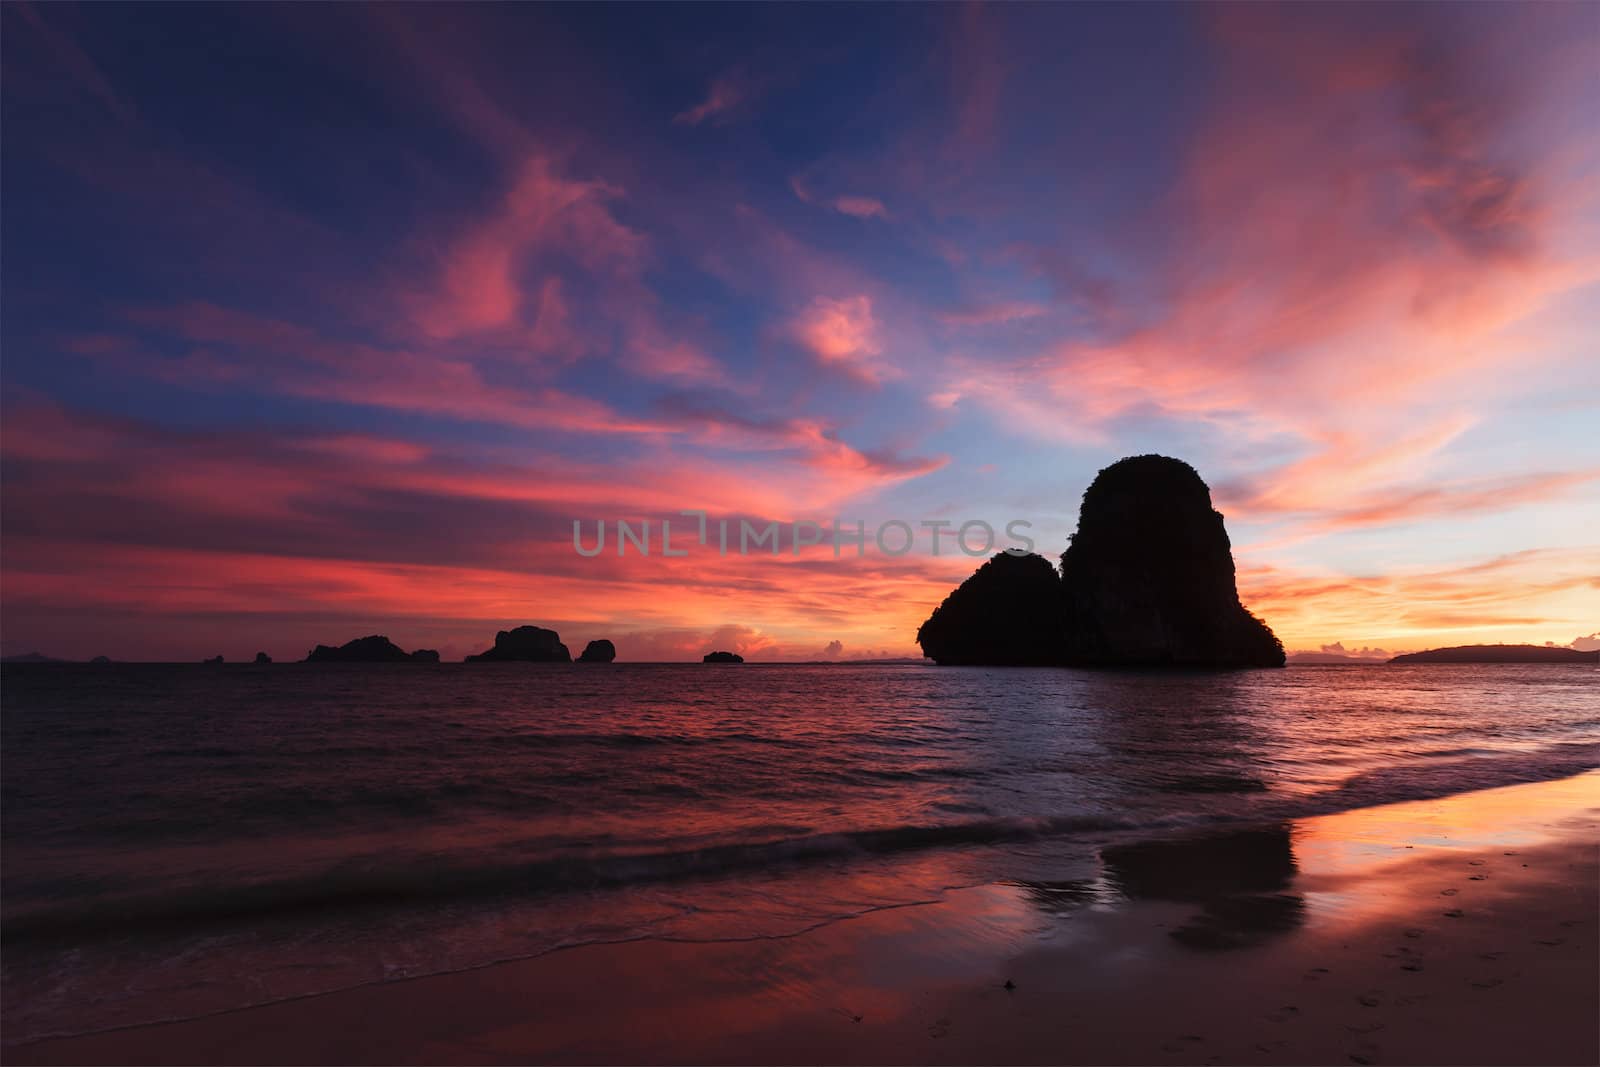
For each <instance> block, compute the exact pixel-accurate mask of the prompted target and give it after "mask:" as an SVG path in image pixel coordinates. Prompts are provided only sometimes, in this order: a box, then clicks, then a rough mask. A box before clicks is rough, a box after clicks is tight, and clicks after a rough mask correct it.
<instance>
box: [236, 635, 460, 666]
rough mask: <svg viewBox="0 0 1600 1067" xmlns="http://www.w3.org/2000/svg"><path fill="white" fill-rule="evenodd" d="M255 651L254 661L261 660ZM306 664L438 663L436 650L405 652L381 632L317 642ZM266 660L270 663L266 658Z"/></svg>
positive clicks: (308, 655) (423, 649)
mask: <svg viewBox="0 0 1600 1067" xmlns="http://www.w3.org/2000/svg"><path fill="white" fill-rule="evenodd" d="M263 655H265V653H260V654H258V657H257V660H256V662H258V663H259V662H261V659H260V656H263ZM305 661H306V662H307V663H438V662H439V653H437V652H435V651H434V650H433V649H431V648H419V649H417V650H416V651H415V652H407V651H406V650H405V649H403V648H401V647H400V646H399V645H397V644H395V643H394V642H393V641H391V640H389V639H388V638H387V637H385V636H383V635H382V634H373V635H371V636H370V637H358V638H356V639H355V640H354V641H346V642H345V643H344V644H342V645H340V646H339V647H337V648H334V647H333V646H332V645H318V646H317V647H316V648H314V649H312V650H311V651H310V653H309V654H307V656H306V659H305ZM266 662H268V663H270V662H272V661H271V660H270V659H268V660H267V661H266Z"/></svg>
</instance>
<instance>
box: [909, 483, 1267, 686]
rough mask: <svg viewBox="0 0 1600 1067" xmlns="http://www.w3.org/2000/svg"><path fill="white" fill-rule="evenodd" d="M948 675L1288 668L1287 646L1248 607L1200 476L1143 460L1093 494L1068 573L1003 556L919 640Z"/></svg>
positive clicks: (1095, 486)
mask: <svg viewBox="0 0 1600 1067" xmlns="http://www.w3.org/2000/svg"><path fill="white" fill-rule="evenodd" d="M917 641H918V643H919V644H921V645H922V651H923V653H924V654H925V655H927V656H929V657H931V658H932V659H934V660H935V661H936V662H938V663H941V664H971V665H980V664H981V665H993V666H1043V665H1048V664H1064V665H1068V666H1112V667H1147V666H1171V667H1281V666H1283V664H1284V654H1283V645H1282V644H1281V643H1280V642H1279V641H1278V639H1277V638H1276V637H1275V636H1273V633H1272V631H1271V630H1270V629H1268V628H1267V625H1266V624H1265V623H1263V622H1262V621H1261V620H1260V619H1258V618H1256V617H1255V616H1254V615H1252V614H1250V612H1249V611H1247V610H1246V609H1245V608H1244V606H1243V605H1242V604H1240V603H1239V594H1238V590H1237V588H1236V587H1235V585H1234V571H1233V550H1232V546H1231V544H1230V543H1229V541H1228V532H1227V530H1225V529H1224V528H1223V525H1222V515H1221V513H1220V512H1218V511H1216V510H1215V509H1213V508H1212V506H1211V491H1210V489H1208V488H1207V487H1206V483H1205V482H1203V481H1201V479H1200V475H1199V474H1197V473H1195V470H1194V468H1193V467H1191V466H1189V465H1188V464H1187V463H1184V462H1182V461H1181V460H1176V459H1169V458H1167V457H1165V456H1134V457H1131V458H1129V459H1124V460H1120V461H1119V462H1117V463H1113V464H1112V465H1111V466H1109V467H1107V468H1106V469H1105V470H1103V471H1101V472H1100V473H1099V475H1098V476H1097V477H1096V478H1095V480H1094V482H1093V483H1092V484H1091V485H1090V486H1089V489H1088V491H1087V492H1085V493H1084V494H1083V507H1082V509H1081V510H1080V511H1079V513H1078V532H1077V533H1076V534H1075V535H1073V539H1072V544H1071V546H1070V547H1069V548H1068V549H1067V551H1066V552H1065V553H1064V554H1063V555H1062V557H1061V571H1060V574H1059V575H1058V574H1057V573H1056V570H1055V568H1053V567H1051V566H1050V564H1049V563H1048V562H1047V561H1046V560H1044V559H1042V558H1040V557H1039V556H1033V555H1028V556H1013V555H1010V554H1008V553H1001V554H999V555H997V556H995V557H994V558H993V559H991V560H989V562H987V563H985V564H984V565H983V566H982V567H980V568H979V569H978V571H977V573H976V574H974V575H973V576H972V577H971V578H969V579H967V581H965V582H963V583H962V584H961V587H960V588H959V589H957V590H956V591H955V592H953V593H951V594H950V595H949V596H948V597H946V598H945V600H944V603H942V604H940V605H939V607H938V608H937V609H936V610H935V611H934V613H933V614H932V615H931V616H930V617H929V618H928V621H927V622H925V623H923V624H922V628H921V629H919V630H918V631H917Z"/></svg>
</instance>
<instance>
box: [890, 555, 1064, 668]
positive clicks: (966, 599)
mask: <svg viewBox="0 0 1600 1067" xmlns="http://www.w3.org/2000/svg"><path fill="white" fill-rule="evenodd" d="M917 643H918V644H920V645H921V646H922V652H923V655H925V656H928V657H929V658H930V659H932V660H934V661H935V662H936V663H940V664H947V665H949V664H954V665H965V666H974V665H980V664H981V665H986V666H1012V667H1045V666H1050V665H1052V664H1057V663H1060V662H1061V654H1062V633H1061V581H1060V578H1059V577H1058V576H1057V575H1056V569H1055V567H1054V566H1052V565H1051V563H1050V561H1049V560H1047V559H1045V558H1044V557H1043V556H1037V555H1034V554H1033V553H1031V552H1030V553H1028V554H1027V555H1021V556H1017V555H1012V554H1011V553H1009V552H999V553H996V554H995V555H994V556H993V557H992V558H991V559H990V560H989V561H988V562H987V563H985V564H984V565H983V566H981V567H979V568H978V570H977V572H976V573H975V574H973V576H972V577H971V578H968V579H967V580H966V581H964V582H962V583H961V585H960V587H959V588H957V589H956V591H955V592H953V593H951V594H950V595H949V596H947V597H945V598H944V603H942V604H940V605H939V606H938V607H937V608H935V609H934V612H933V614H932V615H930V616H929V617H928V621H927V622H925V623H923V624H922V627H921V628H920V629H919V630H918V631H917Z"/></svg>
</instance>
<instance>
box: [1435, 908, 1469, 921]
mask: <svg viewBox="0 0 1600 1067" xmlns="http://www.w3.org/2000/svg"><path fill="white" fill-rule="evenodd" d="M1441 914H1443V915H1444V917H1445V918H1446V919H1459V918H1461V916H1463V915H1465V914H1466V912H1464V911H1462V910H1461V909H1460V908H1451V909H1450V910H1449V911H1446V912H1442V913H1441Z"/></svg>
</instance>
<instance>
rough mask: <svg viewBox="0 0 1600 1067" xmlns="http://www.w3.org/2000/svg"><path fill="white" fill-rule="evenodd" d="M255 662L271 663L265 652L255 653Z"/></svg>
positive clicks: (270, 658)
mask: <svg viewBox="0 0 1600 1067" xmlns="http://www.w3.org/2000/svg"><path fill="white" fill-rule="evenodd" d="M256 662H257V663H271V662H272V657H271V656H269V655H267V654H266V653H265V652H257V653H256Z"/></svg>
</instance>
